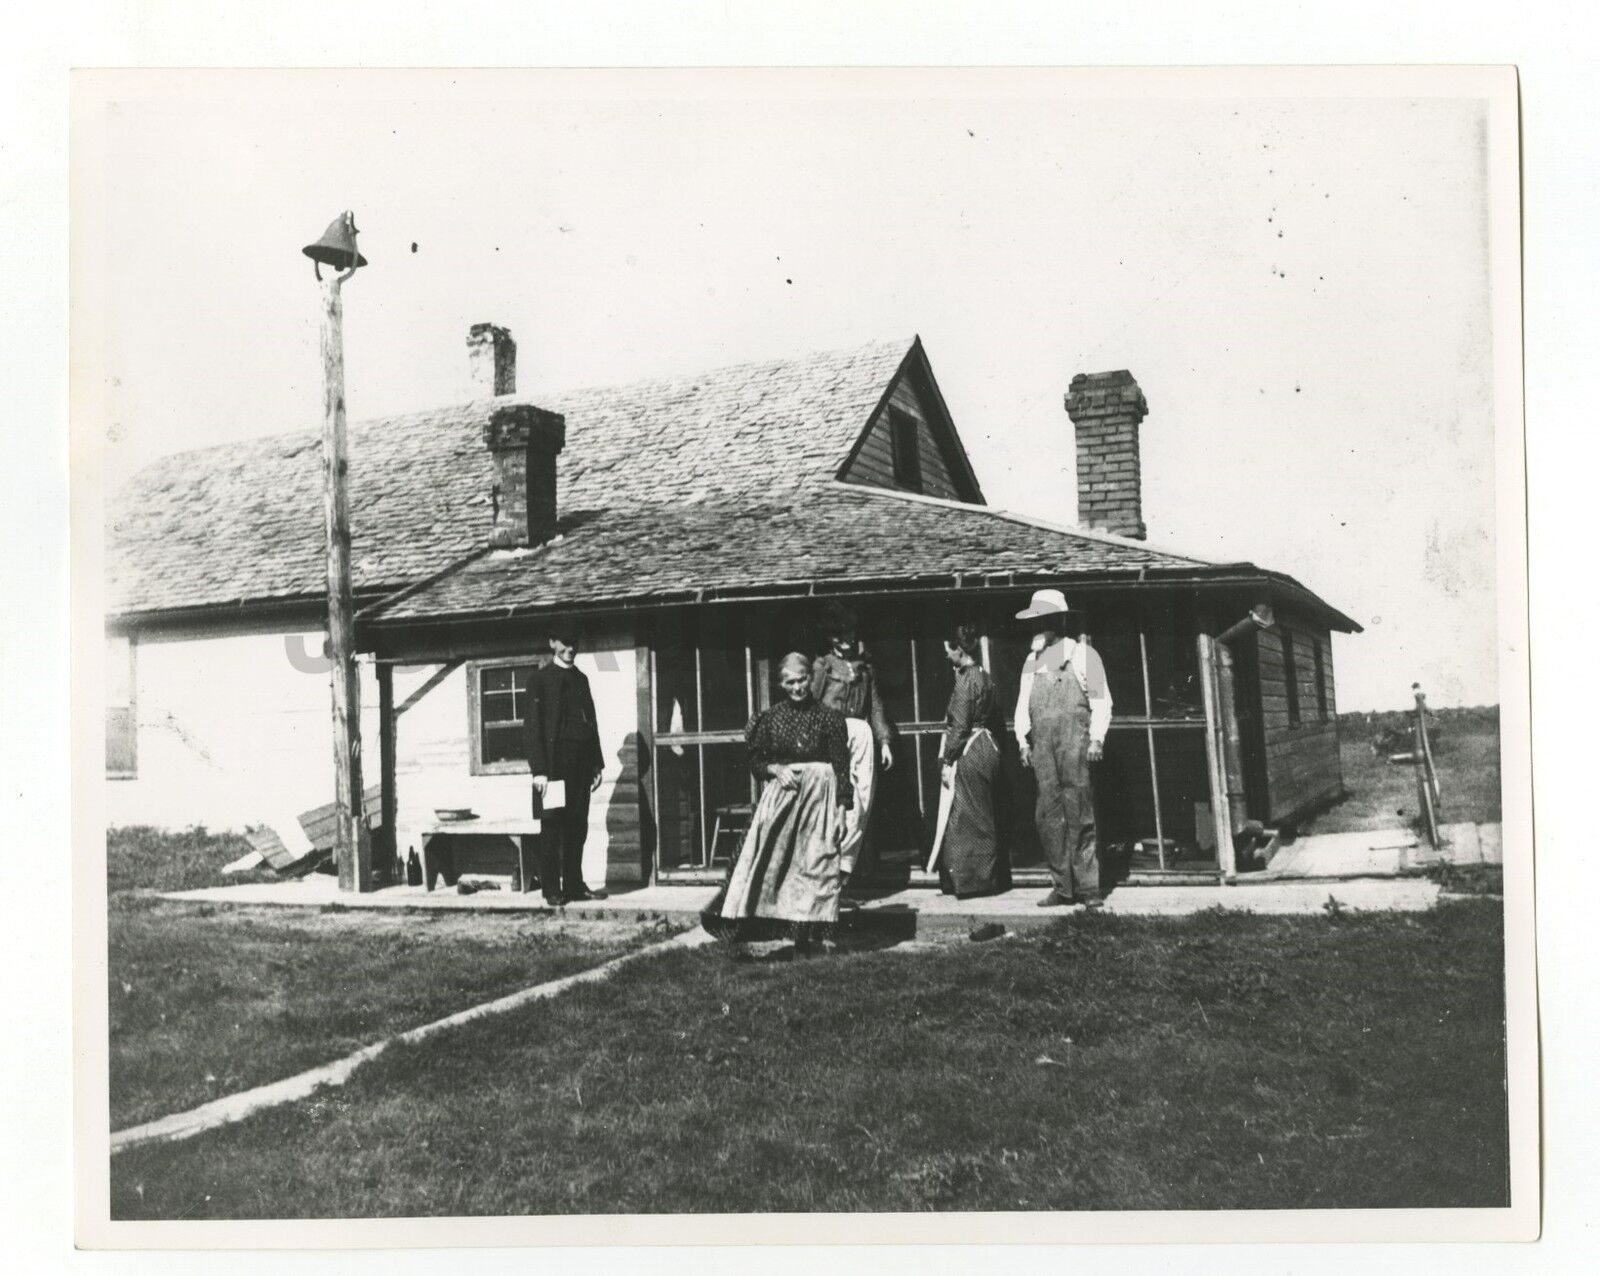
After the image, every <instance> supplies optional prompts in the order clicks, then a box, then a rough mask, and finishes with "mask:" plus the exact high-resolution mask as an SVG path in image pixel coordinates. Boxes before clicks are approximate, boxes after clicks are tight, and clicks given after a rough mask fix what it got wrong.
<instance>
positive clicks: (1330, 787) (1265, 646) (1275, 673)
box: [1256, 615, 1344, 823]
mask: <svg viewBox="0 0 1600 1276" xmlns="http://www.w3.org/2000/svg"><path fill="white" fill-rule="evenodd" d="M1256 642H1257V644H1258V646H1257V651H1258V654H1259V658H1260V669H1261V725H1262V736H1263V741H1264V744H1265V748H1266V778H1267V800H1268V810H1269V813H1270V820H1271V821H1272V822H1276V823H1283V822H1287V821H1290V820H1293V819H1295V818H1297V817H1299V816H1301V815H1304V814H1305V813H1307V812H1309V811H1311V810H1313V809H1315V808H1316V807H1319V806H1322V805H1325V804H1326V803H1328V802H1331V801H1333V800H1335V799H1336V798H1338V797H1339V796H1340V795H1341V794H1342V793H1343V792H1344V777H1343V773H1342V772H1341V770H1340V765H1339V724H1338V711H1337V707H1336V705H1335V701H1334V675H1333V647H1332V644H1331V642H1330V641H1329V637H1328V630H1327V629H1325V628H1321V627H1319V626H1317V625H1316V624H1314V623H1313V622H1311V621H1308V620H1305V619H1302V618H1299V617H1294V616H1282V615H1280V616H1279V619H1278V623H1277V624H1276V625H1274V626H1273V627H1272V628H1271V629H1268V630H1264V631H1263V632H1262V633H1261V634H1260V635H1258V637H1257V639H1256ZM1286 651H1289V652H1291V653H1292V658H1289V657H1286V654H1285V653H1286ZM1319 651H1320V656H1319ZM1319 660H1320V668H1321V671H1322V688H1321V690H1322V695H1321V698H1319V696H1318V686H1317V670H1318V667H1319ZM1291 669H1292V671H1293V679H1294V684H1295V692H1296V696H1295V701H1296V702H1297V707H1298V721H1295V720H1294V717H1295V715H1294V713H1293V708H1294V707H1295V705H1294V702H1292V701H1291V697H1290V693H1289V681H1290V671H1291Z"/></svg>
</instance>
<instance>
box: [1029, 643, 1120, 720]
mask: <svg viewBox="0 0 1600 1276" xmlns="http://www.w3.org/2000/svg"><path fill="white" fill-rule="evenodd" d="M1046 660H1049V661H1050V662H1051V663H1053V664H1055V667H1056V668H1058V669H1065V668H1066V667H1067V666H1068V665H1069V664H1070V665H1071V666H1072V671H1073V673H1075V674H1077V675H1078V685H1079V686H1080V687H1082V688H1083V694H1084V695H1085V696H1086V697H1088V700H1089V741H1090V743H1092V744H1104V743H1105V742H1106V731H1107V730H1108V729H1109V728H1110V726H1111V688H1110V687H1109V686H1107V685H1106V667H1105V665H1104V663H1103V662H1102V661H1101V659H1100V653H1099V652H1098V651H1096V650H1095V649H1094V648H1093V647H1091V646H1089V645H1088V644H1087V643H1079V642H1078V640H1077V639H1076V638H1062V639H1061V640H1060V641H1059V642H1057V643H1055V644H1053V645H1052V646H1049V647H1046V648H1045V649H1044V650H1043V651H1041V652H1039V653H1038V654H1037V655H1029V657H1028V659H1027V661H1026V662H1024V664H1023V666H1022V687H1021V694H1019V695H1018V696H1017V712H1016V714H1015V715H1014V716H1013V718H1012V726H1013V728H1014V729H1015V730H1016V733H1017V743H1019V744H1027V743H1028V733H1029V732H1030V731H1032V730H1033V719H1032V717H1031V716H1030V715H1029V713H1028V697H1029V696H1031V695H1032V694H1033V674H1034V671H1035V670H1036V669H1037V668H1038V667H1039V665H1040V664H1041V663H1042V662H1044V661H1046ZM1057 662H1059V663H1057ZM1048 667H1049V665H1046V668H1048Z"/></svg>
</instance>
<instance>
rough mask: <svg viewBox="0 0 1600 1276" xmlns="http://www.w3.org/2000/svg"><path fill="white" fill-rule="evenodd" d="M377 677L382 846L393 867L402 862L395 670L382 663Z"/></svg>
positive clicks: (391, 869)
mask: <svg viewBox="0 0 1600 1276" xmlns="http://www.w3.org/2000/svg"><path fill="white" fill-rule="evenodd" d="M377 673H378V783H379V784H380V785H381V786H382V795H381V797H380V799H379V801H380V804H381V810H382V823H383V842H384V850H385V853H386V854H387V855H388V857H389V864H390V865H391V868H390V872H391V873H392V872H393V871H394V870H393V866H394V865H398V864H399V862H400V831H399V829H398V828H397V827H396V825H397V817H398V814H399V807H400V802H399V794H398V793H396V791H395V726H396V723H395V712H394V666H393V665H391V664H386V663H383V662H379V664H378V667H377Z"/></svg>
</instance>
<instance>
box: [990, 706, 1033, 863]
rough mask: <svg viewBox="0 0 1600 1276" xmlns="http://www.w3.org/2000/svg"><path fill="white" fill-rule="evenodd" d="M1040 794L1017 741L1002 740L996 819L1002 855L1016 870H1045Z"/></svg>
mask: <svg viewBox="0 0 1600 1276" xmlns="http://www.w3.org/2000/svg"><path fill="white" fill-rule="evenodd" d="M1014 690H1015V688H1013V691H1014ZM1014 698H1015V697H1014V696H1013V699H1014ZM1007 712H1008V713H1009V710H1008V711H1007ZM1038 794H1039V787H1038V785H1037V784H1036V783H1035V782H1034V778H1033V772H1032V771H1030V770H1028V769H1027V768H1026V767H1024V766H1023V765H1022V756H1021V754H1020V753H1019V752H1018V751H1017V745H1016V741H1015V740H1014V739H1010V738H1008V739H1005V740H1002V741H1001V742H1000V778H999V782H998V783H997V784H996V786H995V807H996V811H995V818H996V820H997V822H998V823H999V827H1000V852H1001V854H1002V855H1006V856H1008V857H1009V858H1010V861H1011V866H1012V867H1013V868H1042V867H1043V866H1044V852H1043V851H1042V850H1041V849H1040V846H1039V830H1038V827H1037V825H1035V823H1034V812H1033V808H1034V803H1035V802H1036V801H1037V799H1038Z"/></svg>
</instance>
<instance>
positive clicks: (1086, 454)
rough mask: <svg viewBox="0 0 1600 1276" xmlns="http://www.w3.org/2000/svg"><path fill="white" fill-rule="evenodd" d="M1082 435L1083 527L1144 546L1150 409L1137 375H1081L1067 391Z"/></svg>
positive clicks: (1079, 436)
mask: <svg viewBox="0 0 1600 1276" xmlns="http://www.w3.org/2000/svg"><path fill="white" fill-rule="evenodd" d="M1066 405H1067V415H1068V416H1069V417H1071V418H1072V425H1073V428H1074V430H1075V431H1076V433H1077V445H1078V524H1079V526H1081V527H1090V528H1095V529H1097V530H1099V531H1104V532H1113V533H1115V534H1116V535H1118V536H1131V537H1133V538H1134V539H1135V540H1143V539H1144V535H1145V529H1144V506H1143V502H1142V499H1141V497H1140V493H1139V422H1141V421H1143V420H1144V416H1145V412H1146V410H1147V405H1146V404H1145V401H1144V392H1143V391H1142V390H1140V389H1139V383H1138V382H1137V381H1135V380H1134V379H1133V374H1132V373H1131V372H1128V371H1127V370H1126V369H1123V370H1122V371H1120V372H1080V373H1079V374H1078V375H1077V376H1075V377H1073V378H1072V384H1071V385H1070V386H1069V387H1068V389H1067V396H1066Z"/></svg>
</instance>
